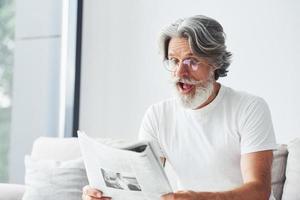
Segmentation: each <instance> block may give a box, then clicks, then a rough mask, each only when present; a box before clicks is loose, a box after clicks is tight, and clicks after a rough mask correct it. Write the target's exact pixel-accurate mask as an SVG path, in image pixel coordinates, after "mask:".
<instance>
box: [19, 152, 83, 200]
mask: <svg viewBox="0 0 300 200" xmlns="http://www.w3.org/2000/svg"><path fill="white" fill-rule="evenodd" d="M25 167H26V175H25V185H26V191H25V194H24V196H23V200H53V199H55V200H66V199H68V200H81V195H82V187H83V186H85V185H88V180H87V176H86V171H85V167H84V163H83V160H82V158H79V159H76V160H70V161H54V160H33V159H32V158H31V157H30V156H25Z"/></svg>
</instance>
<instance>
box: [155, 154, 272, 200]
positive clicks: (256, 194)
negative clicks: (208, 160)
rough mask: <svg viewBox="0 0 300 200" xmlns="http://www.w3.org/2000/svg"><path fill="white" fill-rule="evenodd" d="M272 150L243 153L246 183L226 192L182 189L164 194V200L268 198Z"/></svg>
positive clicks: (242, 165)
mask: <svg viewBox="0 0 300 200" xmlns="http://www.w3.org/2000/svg"><path fill="white" fill-rule="evenodd" d="M272 160H273V153H272V151H271V150H268V151H261V152H255V153H249V154H245V155H242V158H241V171H242V175H243V181H244V184H243V185H242V186H241V187H238V188H236V189H233V190H230V191H225V192H194V191H180V192H176V193H171V194H167V195H164V196H162V198H161V199H162V200H268V199H269V196H270V193H271V167H272Z"/></svg>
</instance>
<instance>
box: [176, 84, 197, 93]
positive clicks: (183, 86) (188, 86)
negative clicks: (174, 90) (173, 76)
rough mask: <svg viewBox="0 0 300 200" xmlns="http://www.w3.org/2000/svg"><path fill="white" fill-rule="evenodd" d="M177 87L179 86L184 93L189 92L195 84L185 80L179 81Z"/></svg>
mask: <svg viewBox="0 0 300 200" xmlns="http://www.w3.org/2000/svg"><path fill="white" fill-rule="evenodd" d="M177 87H178V88H179V91H180V92H181V93H182V94H188V93H190V92H191V91H192V90H193V89H194V88H195V85H192V84H188V83H183V82H178V83H177Z"/></svg>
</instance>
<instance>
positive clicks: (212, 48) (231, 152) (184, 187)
mask: <svg viewBox="0 0 300 200" xmlns="http://www.w3.org/2000/svg"><path fill="white" fill-rule="evenodd" d="M160 44H161V46H160V48H161V53H162V56H163V60H164V65H165V67H166V68H167V69H168V70H169V71H170V73H171V76H172V79H173V82H174V86H175V87H176V91H177V95H176V97H175V98H171V99H167V100H165V101H162V102H159V103H157V104H154V105H152V106H151V107H150V108H149V109H148V110H147V112H146V114H145V117H144V120H143V122H142V125H141V129H140V138H141V139H150V140H152V141H153V143H154V144H155V145H156V146H157V147H159V149H160V155H161V158H162V159H163V160H164V161H165V160H167V161H168V162H169V163H170V164H171V166H172V167H173V169H174V170H175V172H176V174H177V176H178V179H179V183H180V184H179V188H180V189H181V190H180V191H178V192H174V193H170V194H165V195H163V196H162V197H161V199H162V200H268V199H273V196H272V192H271V165H272V160H273V153H272V150H273V149H275V148H276V141H275V136H274V130H273V125H272V120H271V115H270V111H269V108H268V106H267V104H266V102H265V101H264V100H263V99H262V98H260V97H257V96H254V95H251V94H248V93H245V92H240V91H236V90H233V89H231V88H229V87H226V86H224V85H221V84H220V83H218V82H217V80H218V79H219V78H220V77H224V76H226V75H227V72H228V71H227V68H228V66H229V65H230V58H231V53H230V52H228V51H227V50H226V45H225V34H224V31H223V28H222V26H221V25H220V24H219V23H218V22H217V21H216V20H214V19H212V18H209V17H206V16H202V15H197V16H193V17H189V18H186V19H180V20H178V21H176V22H175V23H173V24H171V25H170V26H168V27H167V28H166V29H164V30H163V32H162V34H161V37H160ZM83 199H85V200H87V199H102V200H105V199H110V197H106V196H105V194H102V192H101V191H98V190H96V189H93V188H90V187H88V186H87V187H85V188H84V189H83Z"/></svg>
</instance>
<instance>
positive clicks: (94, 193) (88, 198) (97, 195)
mask: <svg viewBox="0 0 300 200" xmlns="http://www.w3.org/2000/svg"><path fill="white" fill-rule="evenodd" d="M97 199H98V200H111V197H105V196H103V193H102V191H100V190H97V189H95V188H92V187H91V186H89V185H87V186H85V187H84V188H83V189H82V200H97Z"/></svg>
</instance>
